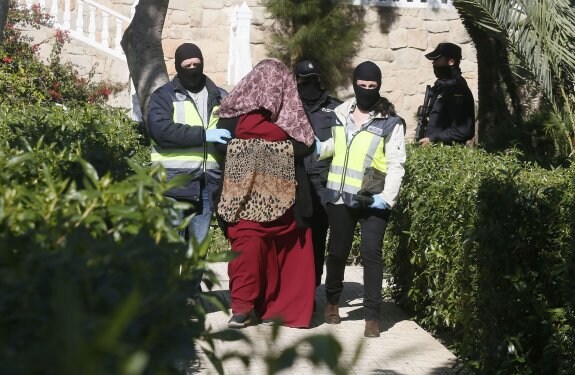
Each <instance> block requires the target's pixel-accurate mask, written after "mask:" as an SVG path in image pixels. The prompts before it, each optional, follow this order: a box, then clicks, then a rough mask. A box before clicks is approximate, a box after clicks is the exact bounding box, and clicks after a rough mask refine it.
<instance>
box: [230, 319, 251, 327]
mask: <svg viewBox="0 0 575 375" xmlns="http://www.w3.org/2000/svg"><path fill="white" fill-rule="evenodd" d="M251 324H252V320H251V319H248V320H246V321H245V322H243V323H235V322H229V323H228V328H245V327H247V326H249V325H251Z"/></svg>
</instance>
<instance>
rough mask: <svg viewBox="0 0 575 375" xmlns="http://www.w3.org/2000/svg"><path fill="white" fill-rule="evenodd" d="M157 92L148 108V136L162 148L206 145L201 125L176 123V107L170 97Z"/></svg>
mask: <svg viewBox="0 0 575 375" xmlns="http://www.w3.org/2000/svg"><path fill="white" fill-rule="evenodd" d="M160 90H161V88H160V89H158V90H156V91H155V92H154V93H153V94H152V97H151V98H150V104H149V107H148V134H150V138H152V139H153V140H154V141H155V142H156V143H157V144H158V145H159V146H160V147H163V148H185V147H197V146H202V145H203V144H204V139H205V134H204V133H205V131H204V127H203V126H202V125H201V124H198V125H197V126H190V125H186V124H179V123H174V120H173V112H174V105H173V103H172V101H171V99H170V98H169V95H162V92H161V91H160Z"/></svg>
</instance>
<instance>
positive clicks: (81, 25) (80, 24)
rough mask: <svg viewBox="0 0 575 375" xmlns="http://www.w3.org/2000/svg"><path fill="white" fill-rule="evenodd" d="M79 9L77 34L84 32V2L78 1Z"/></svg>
mask: <svg viewBox="0 0 575 375" xmlns="http://www.w3.org/2000/svg"><path fill="white" fill-rule="evenodd" d="M77 6H78V9H76V11H77V13H76V32H78V33H83V32H84V1H83V0H78V4H77Z"/></svg>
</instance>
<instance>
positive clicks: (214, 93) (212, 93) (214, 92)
mask: <svg viewBox="0 0 575 375" xmlns="http://www.w3.org/2000/svg"><path fill="white" fill-rule="evenodd" d="M172 84H173V85H174V89H175V90H176V91H177V92H179V93H182V94H184V95H186V96H188V97H189V96H190V94H189V93H188V90H186V89H185V87H184V86H183V85H182V83H181V82H180V79H179V78H178V76H177V75H176V76H175V77H174V79H173V80H172ZM206 89H207V90H208V103H214V101H215V102H216V103H219V102H220V101H221V100H222V93H221V91H220V89H219V87H218V86H216V84H215V83H214V82H213V81H212V80H211V79H210V78H209V77H207V76H206ZM212 106H213V105H212Z"/></svg>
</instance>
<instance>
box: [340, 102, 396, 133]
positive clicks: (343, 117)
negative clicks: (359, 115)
mask: <svg viewBox="0 0 575 375" xmlns="http://www.w3.org/2000/svg"><path fill="white" fill-rule="evenodd" d="M355 106H356V101H355V98H350V99H348V100H346V101H345V102H344V103H343V104H341V105H340V106H338V107H337V108H336V109H335V113H336V115H337V118H338V120H339V121H338V124H336V125H341V126H343V123H344V122H345V121H347V116H348V115H349V114H350V113H351V112H353V111H354V110H355ZM372 119H373V121H372V122H371V123H369V125H368V126H367V127H366V128H365V130H368V129H369V127H371V126H375V127H377V128H378V129H381V130H382V131H381V133H379V132H377V135H380V136H382V137H385V136H386V135H387V134H389V133H390V132H391V131H393V128H395V126H397V125H403V119H402V118H401V117H399V116H382V115H381V114H379V113H376V114H375V116H374V117H373V118H372ZM368 131H369V130H368ZM404 131H405V129H404ZM374 134H375V132H374Z"/></svg>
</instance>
